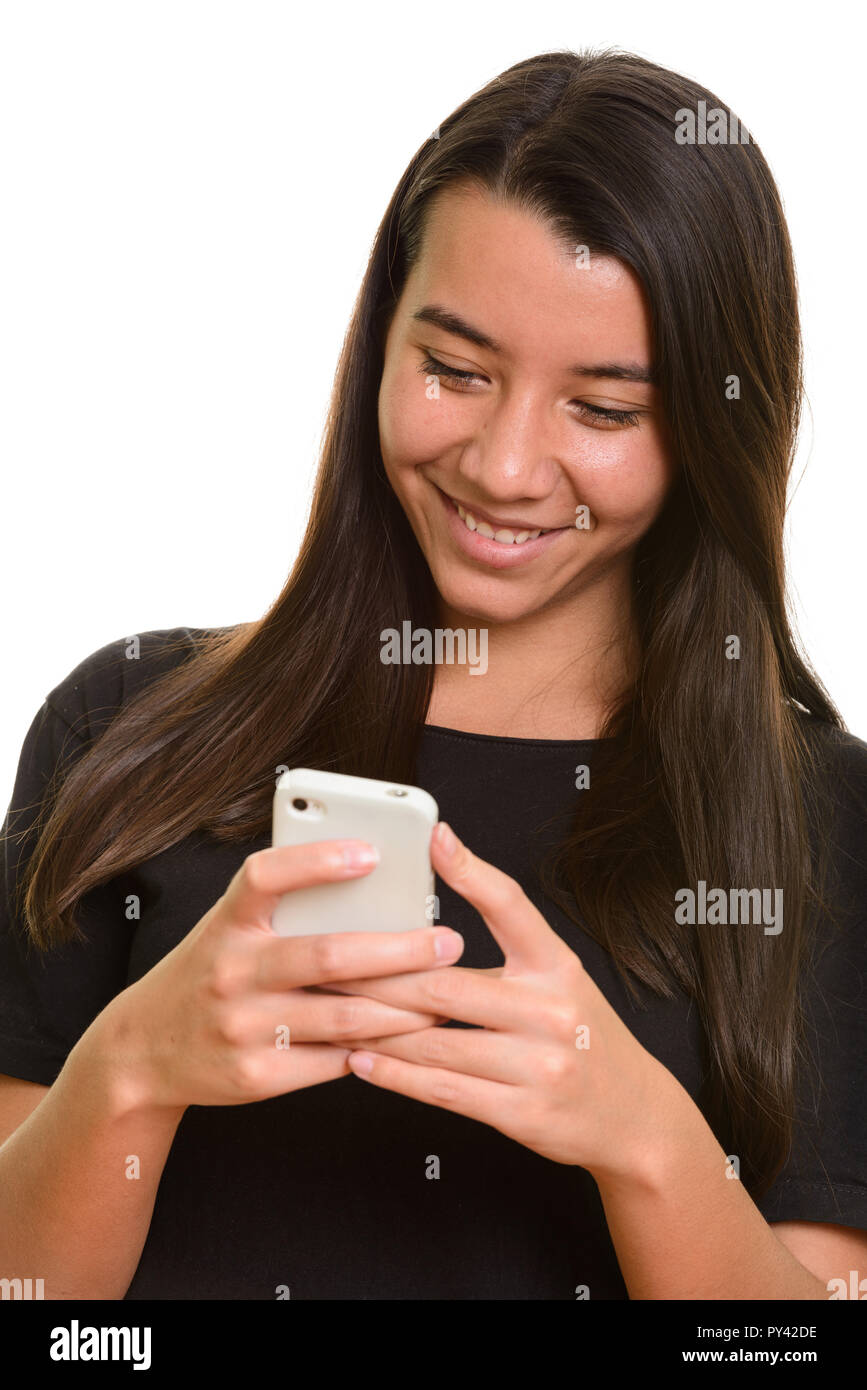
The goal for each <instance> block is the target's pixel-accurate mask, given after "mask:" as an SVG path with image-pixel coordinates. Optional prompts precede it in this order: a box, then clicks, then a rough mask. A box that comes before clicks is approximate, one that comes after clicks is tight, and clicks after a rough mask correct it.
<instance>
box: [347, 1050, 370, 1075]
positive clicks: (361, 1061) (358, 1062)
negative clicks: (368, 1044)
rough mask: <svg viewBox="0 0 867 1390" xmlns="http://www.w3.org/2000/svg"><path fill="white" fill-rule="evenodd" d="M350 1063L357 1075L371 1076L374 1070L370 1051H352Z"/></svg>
mask: <svg viewBox="0 0 867 1390" xmlns="http://www.w3.org/2000/svg"><path fill="white" fill-rule="evenodd" d="M349 1065H350V1066H351V1067H352V1070H353V1071H354V1072H355V1073H356V1075H360V1076H369V1075H370V1073H371V1072H372V1071H373V1057H372V1056H371V1054H370V1053H369V1052H352V1053H350V1056H349Z"/></svg>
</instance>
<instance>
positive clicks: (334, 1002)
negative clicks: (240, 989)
mask: <svg viewBox="0 0 867 1390" xmlns="http://www.w3.org/2000/svg"><path fill="white" fill-rule="evenodd" d="M436 1022H437V1019H436V1016H435V1015H434V1014H431V1013H421V1012H418V1013H417V1012H415V1011H413V1010H411V1009H398V1008H393V1007H392V1006H391V1005H389V1004H383V1003H381V1002H380V1001H379V1000H378V999H367V998H365V997H364V996H363V995H346V994H332V995H329V994H305V993H304V992H303V991H301V990H299V991H298V992H297V993H292V994H290V995H259V996H256V998H255V1002H253V1003H251V1004H249V1005H247V1006H246V1007H245V1009H244V1010H243V1012H241V1013H237V1012H236V1014H235V1016H234V1022H233V1027H234V1028H235V1029H236V1030H237V1032H236V1034H235V1036H234V1037H233V1039H232V1041H237V1042H249V1043H253V1042H259V1041H261V1042H267V1041H268V1040H269V1039H270V1040H272V1041H273V1042H274V1043H275V1045H278V1044H279V1045H280V1046H287V1045H289V1046H291V1044H292V1043H295V1042H298V1043H308V1042H332V1041H335V1042H336V1041H339V1040H340V1039H341V1038H346V1039H348V1040H350V1041H354V1040H355V1039H356V1038H361V1037H372V1036H373V1035H374V1034H377V1033H378V1034H381V1035H382V1036H383V1037H386V1036H387V1037H390V1036H391V1035H392V1034H394V1033H409V1032H413V1031H415V1030H416V1029H419V1028H434V1027H435V1026H436Z"/></svg>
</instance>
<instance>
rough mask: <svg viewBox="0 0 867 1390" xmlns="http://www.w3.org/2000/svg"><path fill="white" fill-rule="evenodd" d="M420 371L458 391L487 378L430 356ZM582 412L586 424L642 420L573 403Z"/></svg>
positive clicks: (635, 413) (637, 414)
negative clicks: (441, 380)
mask: <svg viewBox="0 0 867 1390" xmlns="http://www.w3.org/2000/svg"><path fill="white" fill-rule="evenodd" d="M419 371H420V372H422V373H423V374H424V375H425V376H436V377H444V378H445V379H446V381H449V382H451V383H452V389H456V390H458V391H460V390H462V389H463V388H464V387H466V386H467V385H468V384H469V383H470V382H473V381H484V380H486V378H484V377H482V376H480V375H479V374H478V373H476V372H464V371H461V370H460V368H459V367H448V366H446V364H445V362H440V361H438V359H437V358H436V357H431V356H430V354H428V355H427V356H426V357H424V358H423V359H422V362H421V364H420V365H419ZM571 404H572V405H574V406H576V407H577V408H578V410H579V411H580V412H581V416H580V418H582V419H583V420H584V421H585V422H586V423H593V424H601V425H637V424H638V421H639V418H640V411H637V410H612V409H611V408H609V407H607V406H602V405H590V403H589V402H588V401H572V402H571Z"/></svg>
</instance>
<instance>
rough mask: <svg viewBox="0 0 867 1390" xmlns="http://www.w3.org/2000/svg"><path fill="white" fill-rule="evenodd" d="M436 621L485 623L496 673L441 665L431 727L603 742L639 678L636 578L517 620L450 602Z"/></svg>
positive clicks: (598, 588)
mask: <svg viewBox="0 0 867 1390" xmlns="http://www.w3.org/2000/svg"><path fill="white" fill-rule="evenodd" d="M437 621H438V623H439V625H440V626H442V627H450V628H477V629H478V628H486V629H487V632H488V654H487V670H486V671H485V672H484V674H481V673H479V674H478V675H471V674H470V670H469V668H468V667H467V666H457V665H454V666H450V665H439V666H437V668H436V673H435V676H434V687H433V694H432V697H431V702H430V706H429V709H428V713H427V723H428V724H438V725H440V726H442V727H443V728H448V729H459V730H462V731H463V732H465V733H477V734H493V735H496V736H499V737H501V738H541V739H545V738H550V739H559V738H562V739H594V738H598V737H599V734H600V731H601V729H602V726H603V724H604V721H605V719H606V717H607V715H608V714H609V712H610V710H611V707H612V704H613V703H615V702H616V701H617V700H618V699H619V697H620V696H621V695H622V694H623V693H624V691H625V690H626V689H627V688H628V687H629V685H630V683H631V681H632V680H633V679H634V675H635V671H636V667H637V640H636V635H635V626H634V619H633V615H632V591H631V584H630V581H629V577H628V575H624V576H622V578H621V579H620V580H619V582H616V583H615V582H612V581H611V579H610V577H609V580H608V582H607V583H605V584H601V583H600V584H598V585H596V586H594V587H592V588H591V589H588V590H587V591H585V592H583V593H582V594H580V595H578V596H576V597H573V598H571V599H570V600H569V601H568V602H564V603H560V604H557V605H550V606H549V607H547V608H545V609H542V610H541V611H539V612H536V613H533V614H530V615H529V616H528V617H526V618H520V619H516V620H514V621H512V622H505V623H502V622H501V623H497V622H491V621H489V620H486V619H484V618H478V617H475V618H474V617H470V616H468V615H467V614H464V613H461V612H459V611H458V610H457V609H454V608H451V607H450V606H449V605H448V604H445V603H442V602H440V604H439V611H438V618H437Z"/></svg>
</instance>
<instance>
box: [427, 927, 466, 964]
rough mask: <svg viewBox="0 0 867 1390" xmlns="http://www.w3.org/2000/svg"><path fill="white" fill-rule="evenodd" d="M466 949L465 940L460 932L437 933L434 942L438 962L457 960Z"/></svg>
mask: <svg viewBox="0 0 867 1390" xmlns="http://www.w3.org/2000/svg"><path fill="white" fill-rule="evenodd" d="M463 949H464V938H463V937H462V936H461V934H460V932H456V931H452V930H451V929H449V930H448V931H441V932H437V936H436V940H435V941H434V954H435V955H436V958H437V960H457V958H458V956H459V955H460V954H461V952H462V951H463Z"/></svg>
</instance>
